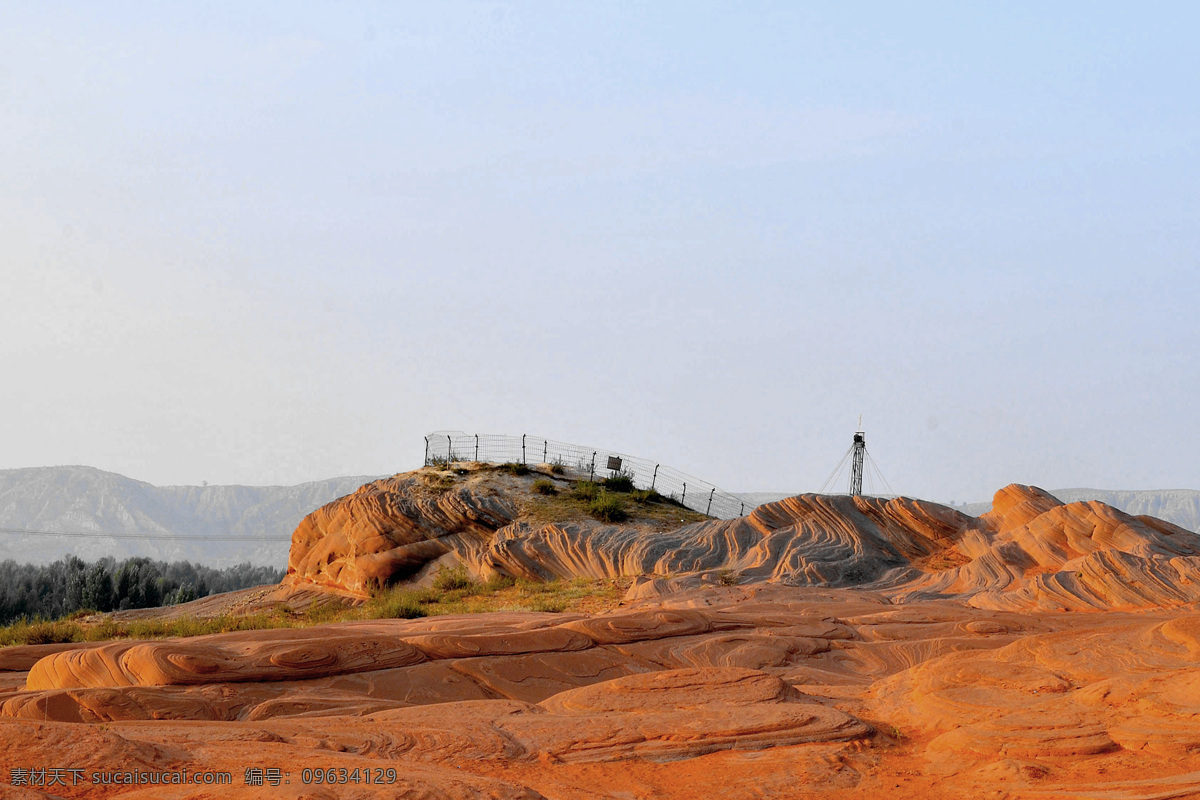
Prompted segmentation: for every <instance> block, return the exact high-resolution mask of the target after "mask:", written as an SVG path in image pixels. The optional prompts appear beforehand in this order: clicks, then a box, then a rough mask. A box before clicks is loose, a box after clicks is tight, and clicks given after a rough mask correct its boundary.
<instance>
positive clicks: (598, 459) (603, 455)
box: [425, 432, 748, 519]
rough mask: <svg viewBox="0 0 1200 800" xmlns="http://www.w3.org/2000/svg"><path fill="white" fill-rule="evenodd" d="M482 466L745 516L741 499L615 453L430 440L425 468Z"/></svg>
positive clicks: (465, 438) (531, 442) (490, 439)
mask: <svg viewBox="0 0 1200 800" xmlns="http://www.w3.org/2000/svg"><path fill="white" fill-rule="evenodd" d="M451 461H482V462H486V463H491V464H507V463H518V464H549V465H551V466H559V467H562V468H563V469H566V470H569V471H570V472H572V473H573V474H574V476H575V477H577V478H581V479H587V480H602V479H605V478H613V477H617V476H621V475H623V476H626V477H628V478H629V479H630V481H632V483H633V485H634V487H635V488H637V489H653V490H655V491H657V492H658V493H659V494H661V495H664V496H666V497H670V498H671V499H673V500H675V501H677V502H678V503H680V504H681V505H683V506H686V507H687V508H690V509H692V510H693V511H699V512H700V513H701V514H707V515H708V516H711V517H717V518H718V519H734V518H736V517H740V516H744V515H745V514H746V512H747V510H748V509H747V508H746V504H745V503H744V502H743V501H742V499H741V498H739V497H737V496H736V495H733V494H730V493H729V492H725V491H722V490H721V489H718V488H717V487H716V486H713V485H712V484H711V483H708V482H707V481H702V480H700V479H699V478H695V477H693V476H691V475H688V474H686V473H683V472H680V471H679V470H677V469H673V468H672V467H668V466H664V465H662V464H659V463H656V462H654V461H651V460H650V459H646V458H638V457H637V456H631V455H629V454H627V453H619V452H617V451H615V450H603V449H600V448H593V447H585V446H583V445H578V444H570V443H568V442H558V441H555V440H553V439H545V438H542V437H540V436H530V435H528V434H525V435H522V436H504V435H499V434H491V433H488V434H483V433H480V434H474V433H471V434H468V433H461V432H448V433H431V434H430V435H428V436H426V437H425V463H426V464H438V463H445V462H451Z"/></svg>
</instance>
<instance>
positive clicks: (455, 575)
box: [433, 564, 476, 592]
mask: <svg viewBox="0 0 1200 800" xmlns="http://www.w3.org/2000/svg"><path fill="white" fill-rule="evenodd" d="M475 587H476V584H475V581H473V580H471V576H470V575H468V574H467V568H466V567H464V566H462V565H461V564H460V565H459V566H457V567H450V568H447V567H442V568H440V569H439V570H438V571H437V575H434V576H433V588H434V589H437V590H438V591H439V592H453V591H456V590H459V589H474V588H475Z"/></svg>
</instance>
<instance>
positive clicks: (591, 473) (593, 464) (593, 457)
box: [588, 450, 596, 481]
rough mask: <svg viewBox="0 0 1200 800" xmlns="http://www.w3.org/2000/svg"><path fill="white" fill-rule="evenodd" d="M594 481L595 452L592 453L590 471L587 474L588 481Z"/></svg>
mask: <svg viewBox="0 0 1200 800" xmlns="http://www.w3.org/2000/svg"><path fill="white" fill-rule="evenodd" d="M595 479H596V451H595V450H593V451H592V471H591V472H590V473H588V480H590V481H594V480H595Z"/></svg>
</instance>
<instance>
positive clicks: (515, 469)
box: [496, 461, 529, 475]
mask: <svg viewBox="0 0 1200 800" xmlns="http://www.w3.org/2000/svg"><path fill="white" fill-rule="evenodd" d="M496 469H498V470H500V471H501V472H507V473H508V474H509V475H528V474H529V467H527V466H525V465H524V464H518V463H517V462H515V461H509V462H508V463H507V464H501V465H500V466H498V467H496Z"/></svg>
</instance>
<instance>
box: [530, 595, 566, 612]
mask: <svg viewBox="0 0 1200 800" xmlns="http://www.w3.org/2000/svg"><path fill="white" fill-rule="evenodd" d="M529 610H530V611H548V612H550V613H552V614H561V613H562V612H563V611H566V610H567V603H566V601H565V600H556V599H553V598H538V599H537V600H534V601H533V602H532V603H530V604H529Z"/></svg>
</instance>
